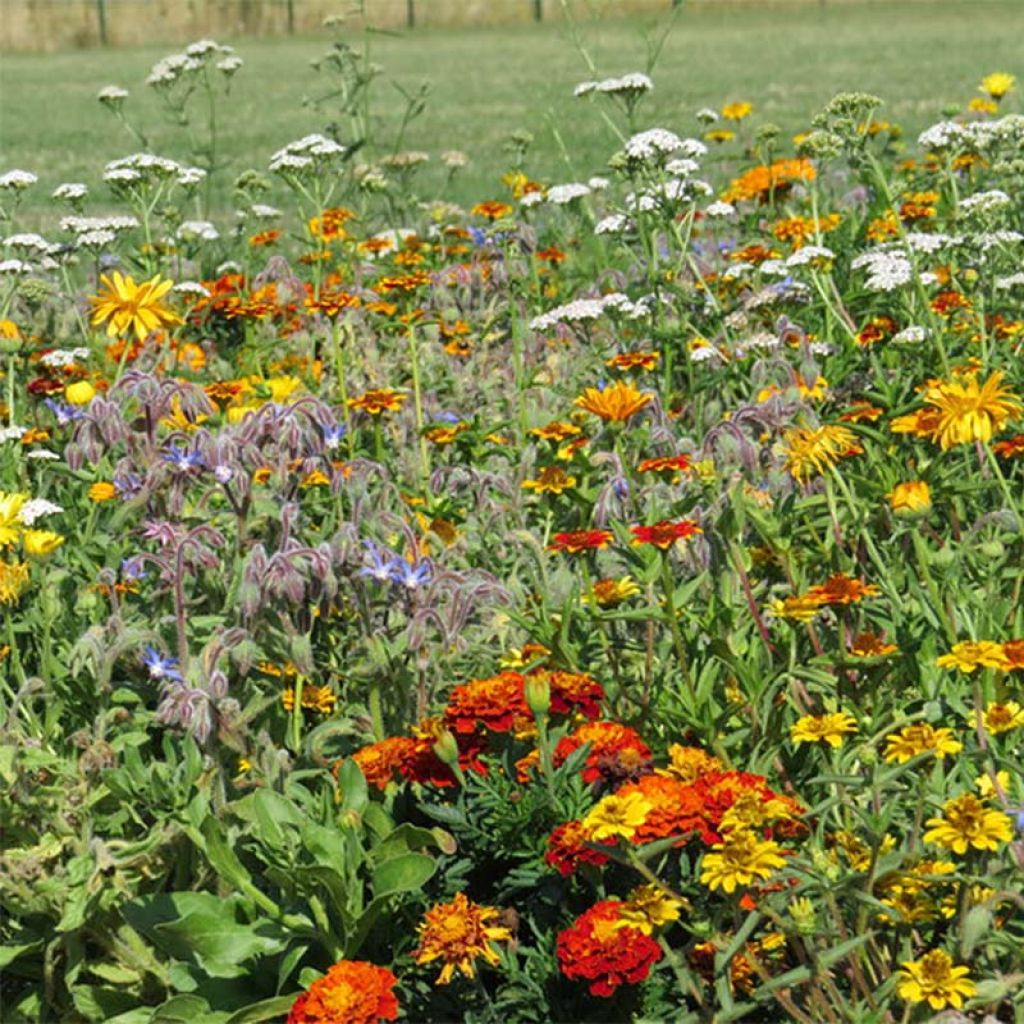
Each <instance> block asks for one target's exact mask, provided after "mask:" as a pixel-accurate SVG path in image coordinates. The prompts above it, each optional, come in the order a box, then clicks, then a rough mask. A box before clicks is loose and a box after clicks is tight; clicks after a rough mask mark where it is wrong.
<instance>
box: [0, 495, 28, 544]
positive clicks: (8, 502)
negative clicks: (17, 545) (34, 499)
mask: <svg viewBox="0 0 1024 1024" xmlns="http://www.w3.org/2000/svg"><path fill="white" fill-rule="evenodd" d="M28 498H29V496H28V495H27V494H23V493H21V492H15V493H13V494H8V493H7V492H6V491H0V547H10V546H11V545H12V544H13V543H14V542H15V541H16V540H17V539H18V537H19V536H20V535H21V531H22V529H23V527H22V523H21V507H22V505H24V504H25V502H26V501H28Z"/></svg>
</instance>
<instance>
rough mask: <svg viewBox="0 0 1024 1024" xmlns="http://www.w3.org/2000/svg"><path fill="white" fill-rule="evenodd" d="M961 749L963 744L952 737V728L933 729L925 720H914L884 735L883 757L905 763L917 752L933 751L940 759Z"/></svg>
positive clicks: (890, 760)
mask: <svg viewBox="0 0 1024 1024" xmlns="http://www.w3.org/2000/svg"><path fill="white" fill-rule="evenodd" d="M963 749H964V746H963V744H962V743H960V742H958V741H957V740H955V739H953V730H952V729H935V728H933V727H932V726H930V725H929V724H928V723H927V722H915V723H913V724H912V725H906V726H904V727H903V728H902V729H900V731H899V732H894V733H890V734H889V735H888V736H886V738H885V754H884V757H885V759H886V761H889V762H892V761H895V762H897V763H898V764H905V763H906V762H907V761H909V760H910V759H911V758H912V757H916V756H917V755H918V754H924V753H926V752H928V753H933V754H934V755H935V756H936V757H938V758H940V759H941V758H944V757H945V756H946V755H947V754H958V753H960V751H961V750H963Z"/></svg>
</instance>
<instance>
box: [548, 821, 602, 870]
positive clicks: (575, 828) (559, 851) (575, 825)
mask: <svg viewBox="0 0 1024 1024" xmlns="http://www.w3.org/2000/svg"><path fill="white" fill-rule="evenodd" d="M588 842H589V840H588V838H587V832H586V829H584V827H583V822H582V821H567V822H566V823H565V824H564V825H559V826H558V827H557V828H556V829H555V830H554V831H553V832H552V833H551V835H550V836H548V852H547V853H545V854H544V862H545V863H546V864H550V865H551V867H553V868H556V869H557V870H558V872H559V874H561V875H562V877H563V878H568V877H569V876H570V875H571V874H572V873H573V872H574V871H575V870H576V868H578V867H579V866H580V864H596V865H597V866H598V867H600V866H601V865H602V864H607V863H608V857H607V855H606V854H603V853H601V851H600V850H594V849H592V848H591V847H590V846H588V845H587V843H588Z"/></svg>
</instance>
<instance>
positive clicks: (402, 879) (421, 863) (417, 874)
mask: <svg viewBox="0 0 1024 1024" xmlns="http://www.w3.org/2000/svg"><path fill="white" fill-rule="evenodd" d="M436 867H437V865H436V864H435V863H434V859H433V857H428V856H427V855H426V854H423V853H405V854H402V855H401V856H400V857H392V858H391V860H386V861H384V863H383V864H379V865H378V866H377V867H376V868H375V869H374V872H373V894H374V896H375V897H376V896H384V895H386V894H387V893H392V892H412V891H414V890H415V889H419V888H421V887H422V886H423V885H425V884H426V882H427V881H428V880H429V879H430V877H431V875H433V873H434V871H435V869H436Z"/></svg>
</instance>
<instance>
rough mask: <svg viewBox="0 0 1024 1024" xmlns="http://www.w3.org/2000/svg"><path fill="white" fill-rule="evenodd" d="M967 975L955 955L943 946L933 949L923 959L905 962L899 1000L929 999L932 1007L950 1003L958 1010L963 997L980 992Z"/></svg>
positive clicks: (969, 996) (920, 1000) (919, 1001)
mask: <svg viewBox="0 0 1024 1024" xmlns="http://www.w3.org/2000/svg"><path fill="white" fill-rule="evenodd" d="M968 974H970V971H969V970H968V969H967V968H966V967H954V966H953V958H952V957H951V956H950V955H949V954H948V953H947V952H946V951H945V950H944V949H933V950H932V951H931V952H929V953H925V955H924V956H923V957H921V959H920V960H907V961H905V962H904V964H903V969H902V970H901V971H900V978H901V980H900V983H899V987H898V988H897V992H898V993H899V997H900V999H905V1000H907V1002H910V1003H923V1002H927V1003H928V1005H929V1006H931V1008H932V1009H933V1010H942V1009H944V1008H945V1007H947V1006H952V1007H954V1008H955V1009H959V1008H960V1007H961V1006H962V1005H963V1001H964V999H970V998H971V996H973V995H974V993H975V992H976V991H977V989H976V987H975V984H974V982H973V981H971V980H970V978H968V976H967V975H968Z"/></svg>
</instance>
